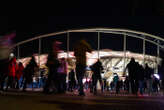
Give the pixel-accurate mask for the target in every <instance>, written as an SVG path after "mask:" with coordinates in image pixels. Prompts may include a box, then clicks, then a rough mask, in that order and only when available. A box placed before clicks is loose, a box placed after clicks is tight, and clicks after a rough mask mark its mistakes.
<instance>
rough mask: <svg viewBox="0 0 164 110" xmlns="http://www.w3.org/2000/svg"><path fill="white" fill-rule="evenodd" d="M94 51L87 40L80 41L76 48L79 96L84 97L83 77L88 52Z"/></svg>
mask: <svg viewBox="0 0 164 110" xmlns="http://www.w3.org/2000/svg"><path fill="white" fill-rule="evenodd" d="M91 51H92V49H91V47H90V45H89V44H88V43H87V42H86V41H85V40H80V41H79V42H77V44H76V45H75V47H74V55H75V57H76V76H77V79H78V84H79V86H80V88H79V96H84V95H85V93H84V90H83V82H82V80H83V77H84V73H85V68H86V52H91Z"/></svg>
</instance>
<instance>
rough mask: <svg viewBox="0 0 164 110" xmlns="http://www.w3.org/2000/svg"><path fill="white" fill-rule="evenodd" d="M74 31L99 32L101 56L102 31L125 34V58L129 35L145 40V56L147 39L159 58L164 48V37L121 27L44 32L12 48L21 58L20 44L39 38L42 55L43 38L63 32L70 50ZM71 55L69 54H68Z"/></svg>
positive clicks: (39, 50)
mask: <svg viewBox="0 0 164 110" xmlns="http://www.w3.org/2000/svg"><path fill="white" fill-rule="evenodd" d="M74 32H94V33H98V36H97V39H98V42H97V45H98V48H97V50H98V57H99V50H100V38H101V33H109V34H119V35H123V38H124V43H123V51H124V58H126V38H127V37H134V38H138V39H141V40H143V56H145V41H147V42H150V43H152V44H155V45H156V46H157V58H159V55H160V49H162V50H164V39H163V38H162V37H159V36H155V35H152V34H148V33H145V32H140V31H135V30H129V29H119V28H86V29H72V30H65V31H60V32H54V33H49V34H44V35H40V36H36V37H34V38H31V39H28V40H25V41H22V42H19V43H17V44H15V45H13V47H12V48H16V47H17V49H18V51H17V52H18V54H17V55H18V56H17V57H18V59H19V58H20V57H19V56H20V52H19V46H21V45H22V44H24V43H27V42H30V41H33V40H39V48H38V53H39V55H40V53H41V39H42V38H45V37H51V36H56V35H61V34H66V35H67V36H66V37H67V52H69V37H70V34H69V33H74ZM67 57H69V55H68V56H67ZM38 60H39V61H38V62H40V58H38Z"/></svg>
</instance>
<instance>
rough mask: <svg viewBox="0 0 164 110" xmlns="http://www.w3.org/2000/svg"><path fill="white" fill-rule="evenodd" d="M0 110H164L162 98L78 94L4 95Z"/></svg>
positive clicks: (163, 99) (12, 93)
mask: <svg viewBox="0 0 164 110" xmlns="http://www.w3.org/2000/svg"><path fill="white" fill-rule="evenodd" d="M0 110H164V97H163V96H151V97H150V96H146V95H145V96H133V95H114V94H108V93H105V94H100V93H99V94H98V95H97V96H93V95H92V94H91V93H89V92H87V94H86V96H84V97H82V96H77V93H76V92H74V93H70V92H67V93H66V94H57V95H55V94H50V95H45V94H42V93H40V92H26V93H24V92H15V91H14V92H3V93H1V94H0Z"/></svg>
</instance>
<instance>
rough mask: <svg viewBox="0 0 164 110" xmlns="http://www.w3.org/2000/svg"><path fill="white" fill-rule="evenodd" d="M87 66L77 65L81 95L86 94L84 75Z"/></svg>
mask: <svg viewBox="0 0 164 110" xmlns="http://www.w3.org/2000/svg"><path fill="white" fill-rule="evenodd" d="M84 72H85V68H84V66H83V65H76V74H77V78H78V85H79V95H85V94H84V90H83V81H82V80H83V76H84Z"/></svg>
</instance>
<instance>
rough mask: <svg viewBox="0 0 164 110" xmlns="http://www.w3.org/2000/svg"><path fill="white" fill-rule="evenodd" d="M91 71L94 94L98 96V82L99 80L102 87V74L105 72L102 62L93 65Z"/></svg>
mask: <svg viewBox="0 0 164 110" xmlns="http://www.w3.org/2000/svg"><path fill="white" fill-rule="evenodd" d="M91 69H92V71H93V75H92V81H93V91H94V94H95V95H96V94H97V81H98V80H99V82H100V85H102V78H101V72H102V70H103V66H102V63H101V62H100V60H98V61H97V62H96V63H95V64H93V65H92V66H91ZM101 89H103V88H101Z"/></svg>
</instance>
